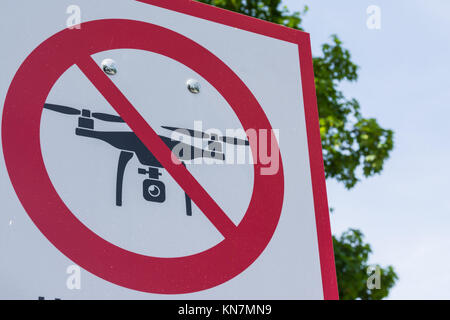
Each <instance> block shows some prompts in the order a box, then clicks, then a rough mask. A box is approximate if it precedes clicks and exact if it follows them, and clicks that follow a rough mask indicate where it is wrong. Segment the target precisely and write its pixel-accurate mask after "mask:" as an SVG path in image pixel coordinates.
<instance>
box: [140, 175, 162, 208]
mask: <svg viewBox="0 0 450 320" xmlns="http://www.w3.org/2000/svg"><path fill="white" fill-rule="evenodd" d="M143 194H144V199H145V200H147V201H150V202H158V203H162V202H164V201H166V186H165V185H164V183H163V182H161V181H159V180H153V179H145V180H144V182H143Z"/></svg>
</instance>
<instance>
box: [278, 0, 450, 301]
mask: <svg viewBox="0 0 450 320" xmlns="http://www.w3.org/2000/svg"><path fill="white" fill-rule="evenodd" d="M285 4H286V5H287V6H288V7H289V8H290V9H291V10H300V9H302V8H303V6H304V5H305V4H307V5H308V6H309V9H310V10H309V12H308V13H307V15H306V16H305V18H304V22H303V27H304V28H305V29H306V31H307V32H309V33H310V34H311V40H312V45H313V54H315V55H318V54H320V45H321V44H322V43H324V42H326V41H329V36H330V35H331V34H337V35H338V36H339V37H340V38H341V40H342V41H343V42H344V45H345V47H346V48H348V49H349V50H350V51H351V53H352V59H353V61H354V62H356V63H357V64H358V65H359V66H360V67H361V69H360V72H359V74H360V77H359V80H358V82H357V83H353V84H345V85H343V86H342V88H343V90H344V92H345V93H346V95H347V96H349V97H355V98H357V99H358V100H359V101H360V103H361V106H362V111H363V114H364V115H365V116H366V117H375V118H377V119H378V121H379V122H380V123H381V125H382V126H384V127H387V128H391V129H393V130H394V131H395V150H394V151H393V153H392V156H391V158H390V159H389V160H388V162H387V163H386V166H385V169H384V171H383V172H382V174H381V175H379V176H376V177H373V178H369V179H366V180H363V181H362V182H361V183H360V184H358V185H357V186H356V187H355V188H354V189H352V190H350V191H348V190H346V189H345V188H344V187H343V186H341V185H340V184H338V183H336V182H334V181H328V183H327V185H328V196H329V204H330V206H331V207H333V208H334V209H335V210H334V212H333V214H332V218H331V220H332V230H333V233H335V234H340V233H341V232H342V231H344V230H346V229H347V228H349V227H353V228H359V229H361V230H362V231H363V233H364V234H365V235H366V240H367V241H368V242H369V243H370V244H371V245H372V249H373V255H372V256H371V262H372V263H380V264H382V265H387V264H392V265H393V266H394V267H395V269H396V271H397V273H398V275H399V277H400V280H399V282H398V284H397V286H396V287H395V288H394V289H393V290H392V292H391V295H390V298H394V299H450V289H449V288H450V252H449V250H448V245H449V244H450V232H449V227H450V196H449V195H448V192H449V188H448V187H449V178H450V169H449V168H450V166H449V163H450V150H449V148H448V146H449V140H448V139H449V137H450V126H449V125H448V122H449V119H450V81H449V77H450V63H449V60H450V32H449V30H450V19H449V18H448V14H449V12H450V1H448V0H430V1H425V0H415V1H410V0H409V1H408V0H396V1H389V0H378V1H364V0H358V1H357V0H352V1H350V0H342V1H335V0H321V1H303V0H285ZM370 5H377V6H379V7H380V8H381V29H380V30H369V29H368V28H367V27H366V20H367V18H368V15H367V14H366V9H367V7H368V6H370Z"/></svg>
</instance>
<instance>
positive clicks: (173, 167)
mask: <svg viewBox="0 0 450 320" xmlns="http://www.w3.org/2000/svg"><path fill="white" fill-rule="evenodd" d="M77 65H78V67H79V68H80V69H81V71H82V72H83V73H84V74H85V75H86V77H87V78H88V79H89V80H90V81H91V83H92V84H93V85H94V86H95V87H96V88H97V90H98V91H99V92H100V93H101V94H102V95H103V97H105V99H106V100H107V101H108V102H109V103H110V105H111V106H112V107H113V108H114V109H115V110H116V112H117V113H118V114H119V115H120V116H121V117H122V119H123V120H124V121H125V122H126V123H127V124H128V125H129V127H130V128H131V130H133V132H134V133H135V134H136V135H137V136H138V137H139V139H140V140H141V141H142V143H144V145H145V146H146V147H147V148H148V149H149V150H151V152H152V154H153V155H154V156H155V157H156V159H157V160H158V161H159V162H160V163H161V164H162V165H163V167H164V168H165V169H166V170H167V172H169V174H170V175H171V176H172V177H173V178H174V179H175V181H176V182H177V183H178V184H179V185H180V187H181V188H182V189H183V190H184V191H185V192H186V193H187V194H188V195H189V197H190V198H191V199H192V201H194V203H195V204H196V205H197V206H198V207H199V208H200V210H201V211H202V212H203V214H204V215H205V216H206V217H207V218H208V219H209V220H210V221H211V223H212V224H213V225H214V226H215V227H216V228H217V230H218V231H219V232H220V233H221V234H222V235H223V236H224V237H225V238H227V237H228V236H230V235H231V234H232V233H233V232H234V231H235V229H236V226H235V224H234V223H233V221H231V219H230V218H229V217H228V216H227V215H226V214H225V212H223V210H222V209H221V208H220V207H219V205H218V204H217V203H216V202H215V201H214V200H213V199H212V198H211V196H210V195H209V194H208V193H207V192H206V190H205V189H204V188H203V187H202V186H201V185H200V183H198V181H197V180H196V179H195V178H194V177H193V176H192V174H191V173H190V172H189V171H188V170H187V169H186V168H185V167H184V166H182V165H181V164H175V163H174V162H173V161H172V151H171V150H170V149H169V147H168V146H167V145H166V144H165V143H164V142H163V141H162V140H161V138H160V137H159V136H158V134H157V133H156V132H155V131H154V130H153V129H152V128H151V127H150V125H149V124H148V123H147V122H146V121H145V120H144V118H142V116H141V115H140V114H139V113H138V112H137V111H136V109H135V108H134V107H133V105H132V104H131V103H130V102H129V101H128V99H127V98H126V97H125V95H124V94H123V93H122V92H121V91H120V90H119V88H117V86H116V85H115V84H114V82H112V81H111V79H110V78H109V77H108V76H107V75H105V73H104V72H103V71H102V70H101V69H100V67H99V66H98V65H97V63H96V62H95V61H94V60H93V59H92V57H90V56H86V57H85V58H82V59H80V60H79V61H78V63H77Z"/></svg>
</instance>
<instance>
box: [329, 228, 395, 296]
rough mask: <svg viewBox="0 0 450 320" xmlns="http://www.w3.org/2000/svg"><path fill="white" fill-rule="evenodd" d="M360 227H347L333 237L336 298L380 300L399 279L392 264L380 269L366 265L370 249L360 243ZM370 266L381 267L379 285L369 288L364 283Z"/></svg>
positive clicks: (361, 240) (361, 236)
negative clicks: (337, 292) (337, 285)
mask: <svg viewBox="0 0 450 320" xmlns="http://www.w3.org/2000/svg"><path fill="white" fill-rule="evenodd" d="M363 238H364V236H363V234H362V233H361V231H359V230H355V229H349V230H348V231H346V232H344V233H343V234H342V235H341V236H340V237H339V238H336V237H333V246H334V256H335V259H336V270H337V278H338V283H339V284H341V285H339V297H340V299H344V300H353V299H363V300H379V299H383V298H385V297H387V296H388V294H389V290H390V289H391V288H392V287H393V286H394V284H395V282H396V280H397V279H398V277H397V274H396V273H395V271H394V268H392V266H388V267H386V268H382V267H381V266H380V265H376V266H373V265H369V264H368V263H367V260H368V258H369V255H370V253H371V252H372V249H371V248H370V245H369V244H367V243H364V242H363ZM369 267H374V268H377V269H378V270H380V288H379V289H373V290H370V289H369V288H368V286H367V281H368V276H369V274H372V272H368V270H369ZM369 271H370V270H369Z"/></svg>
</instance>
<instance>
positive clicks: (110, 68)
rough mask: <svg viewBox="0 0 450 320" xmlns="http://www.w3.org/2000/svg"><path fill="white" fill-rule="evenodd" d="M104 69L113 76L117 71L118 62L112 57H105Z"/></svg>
mask: <svg viewBox="0 0 450 320" xmlns="http://www.w3.org/2000/svg"><path fill="white" fill-rule="evenodd" d="M102 69H103V71H104V72H105V73H106V74H107V75H110V76H113V75H115V74H116V73H117V66H116V62H115V61H114V60H112V59H105V60H103V61H102Z"/></svg>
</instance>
